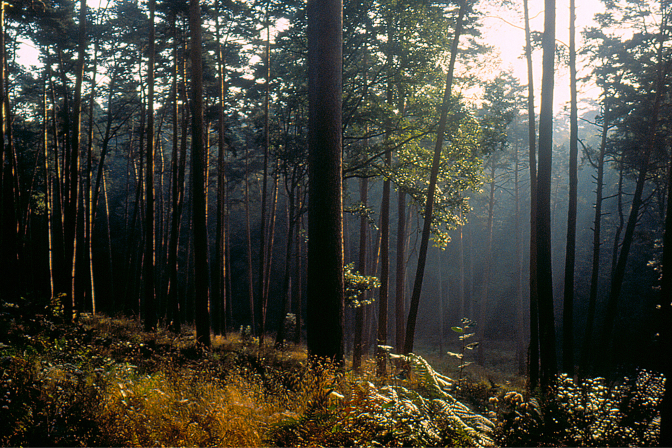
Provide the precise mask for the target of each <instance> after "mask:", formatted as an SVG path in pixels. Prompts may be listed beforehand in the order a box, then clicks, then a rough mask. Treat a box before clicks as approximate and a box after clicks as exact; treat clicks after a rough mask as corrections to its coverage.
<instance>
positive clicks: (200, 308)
mask: <svg viewBox="0 0 672 448" xmlns="http://www.w3.org/2000/svg"><path fill="white" fill-rule="evenodd" d="M189 28H190V33H191V67H192V68H191V69H192V73H191V78H192V86H191V87H192V98H191V104H192V109H193V110H192V114H191V115H192V137H191V138H192V148H191V157H192V162H191V163H192V174H191V179H192V200H193V218H192V219H193V226H194V228H193V237H194V261H195V265H194V271H195V272H194V275H195V277H196V278H195V281H196V303H195V311H196V313H195V316H196V340H197V341H198V342H199V343H201V344H203V345H205V346H206V347H209V346H210V310H209V309H208V303H209V289H210V288H209V286H210V279H209V278H208V277H209V275H208V271H209V270H208V234H207V232H208V229H207V226H206V221H205V218H206V215H205V188H206V187H205V167H206V163H205V162H206V161H205V160H204V156H205V147H204V141H203V140H204V139H203V131H204V130H205V125H204V123H203V62H202V55H201V51H202V48H201V46H202V43H201V7H200V3H199V0H190V1H189Z"/></svg>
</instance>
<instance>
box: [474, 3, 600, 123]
mask: <svg viewBox="0 0 672 448" xmlns="http://www.w3.org/2000/svg"><path fill="white" fill-rule="evenodd" d="M488 3H489V2H488V1H487V0H486V1H482V3H481V4H482V6H481V8H480V9H481V11H483V12H484V13H485V17H484V19H483V20H482V24H483V28H482V32H483V35H484V38H485V40H486V41H487V42H490V43H491V44H493V45H495V47H496V48H497V50H498V51H499V53H500V58H501V68H502V69H504V70H507V69H510V70H511V71H512V72H513V74H514V76H516V77H517V78H518V79H520V80H521V84H523V85H527V64H526V62H525V59H524V58H521V57H520V56H521V55H523V48H524V43H525V31H524V20H523V6H522V4H523V2H522V0H515V1H514V3H515V4H514V6H513V7H512V8H511V9H510V10H504V9H502V8H497V9H495V8H490V9H491V10H488V7H487V4H488ZM492 3H494V2H492ZM528 3H529V14H530V29H531V30H532V31H539V32H542V31H543V30H544V0H529V2H528ZM601 11H604V5H603V4H602V2H601V1H600V0H576V29H577V31H576V39H577V42H576V46H577V48H580V47H581V44H582V41H581V32H580V31H581V30H582V29H584V28H586V27H589V26H592V25H594V22H593V16H594V14H595V13H596V12H601ZM555 28H556V40H557V41H559V42H561V43H563V44H565V45H568V44H569V0H556V26H555ZM541 56H542V55H541V51H536V52H535V54H534V56H533V59H534V68H533V70H534V71H535V73H534V78H535V80H534V85H535V90H537V92H536V97H537V99H536V101H535V102H536V103H537V108H538V107H539V98H540V92H539V88H540V86H541ZM577 69H578V71H579V74H578V76H579V77H581V76H582V71H583V72H584V73H583V74H586V72H587V70H586V69H585V68H584V67H583V64H582V63H581V61H580V60H577ZM582 69H583V70H582ZM578 95H579V101H580V100H581V97H583V98H595V99H596V98H597V96H598V95H599V90H598V89H597V88H596V87H595V86H593V85H582V86H579V94H578ZM553 99H554V111H555V113H557V112H560V111H562V110H563V109H564V108H566V106H567V104H568V101H569V71H568V69H567V68H566V67H562V68H560V69H559V70H558V71H556V78H555V88H554V97H553ZM579 107H581V105H579Z"/></svg>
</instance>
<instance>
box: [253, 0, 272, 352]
mask: <svg viewBox="0 0 672 448" xmlns="http://www.w3.org/2000/svg"><path fill="white" fill-rule="evenodd" d="M269 6H270V3H268V4H267V5H266V60H265V63H266V86H265V90H266V92H265V93H266V95H265V97H264V170H263V174H262V178H261V183H262V187H261V223H260V226H259V227H260V230H259V283H258V288H259V289H258V291H257V301H258V303H257V310H256V311H257V324H258V326H259V328H257V329H256V332H257V336H259V344H260V346H261V345H262V344H263V343H264V331H265V330H266V329H265V328H264V327H265V323H266V316H265V311H266V300H267V297H266V295H265V290H266V288H265V285H264V280H265V279H266V269H267V268H268V266H267V265H266V195H267V190H268V185H267V184H268V158H269V150H270V145H271V139H270V138H271V136H270V128H269V98H270V92H271V91H270V85H271V84H270V81H271V31H270V22H269V17H268V8H269Z"/></svg>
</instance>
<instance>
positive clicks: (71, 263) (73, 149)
mask: <svg viewBox="0 0 672 448" xmlns="http://www.w3.org/2000/svg"><path fill="white" fill-rule="evenodd" d="M79 4H80V7H79V10H80V12H79V44H78V57H77V64H76V68H75V98H74V103H73V105H72V121H73V127H74V129H73V131H72V135H71V143H70V159H69V167H68V175H69V185H68V187H69V188H68V189H67V192H68V194H69V198H68V201H67V202H66V208H65V219H64V223H65V226H64V232H65V248H66V260H65V261H66V263H67V264H66V268H67V270H68V271H69V274H70V279H71V288H70V295H69V296H68V297H67V298H66V305H65V316H66V319H68V320H71V319H72V318H73V317H74V316H73V312H74V311H75V297H76V290H75V289H76V288H75V274H76V268H77V264H76V262H75V261H76V256H77V249H76V248H77V235H76V233H77V221H78V216H79V213H80V210H79V207H78V205H79V166H80V157H79V148H80V144H81V137H82V81H83V78H84V58H85V56H86V0H80V2H79Z"/></svg>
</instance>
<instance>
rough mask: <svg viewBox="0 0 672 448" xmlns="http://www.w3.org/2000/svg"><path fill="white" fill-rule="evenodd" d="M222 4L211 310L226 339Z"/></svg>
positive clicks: (216, 19)
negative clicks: (215, 216)
mask: <svg viewBox="0 0 672 448" xmlns="http://www.w3.org/2000/svg"><path fill="white" fill-rule="evenodd" d="M220 7H221V5H220V2H219V1H218V2H217V5H216V6H215V14H216V16H215V30H216V41H217V74H218V78H219V101H218V105H217V109H218V112H219V114H218V115H219V116H218V117H217V118H218V121H217V135H218V150H219V153H218V156H217V226H216V235H215V259H214V263H213V268H212V270H213V275H212V291H213V294H212V304H213V306H212V311H213V316H212V320H213V330H214V332H215V334H224V335H225V336H226V299H227V296H226V272H227V271H226V233H225V231H226V226H225V225H224V224H225V223H224V221H225V217H226V201H225V198H226V173H225V171H224V170H225V162H224V152H225V144H224V143H225V135H224V98H225V95H226V82H225V79H224V76H225V72H224V55H223V48H222V43H221V41H220V39H221V35H220V24H219V8H220Z"/></svg>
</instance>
